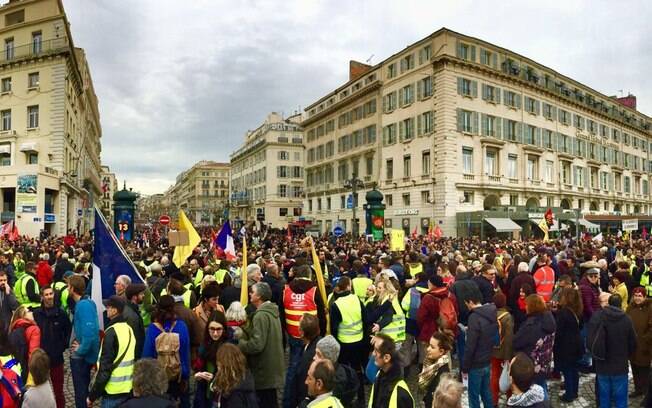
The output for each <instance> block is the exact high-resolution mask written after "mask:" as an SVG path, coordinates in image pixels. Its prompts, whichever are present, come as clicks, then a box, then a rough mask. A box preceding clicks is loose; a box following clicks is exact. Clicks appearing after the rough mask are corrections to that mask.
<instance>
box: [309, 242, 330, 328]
mask: <svg viewBox="0 0 652 408" xmlns="http://www.w3.org/2000/svg"><path fill="white" fill-rule="evenodd" d="M310 251H311V252H312V263H313V266H314V268H315V273H316V274H317V287H319V293H320V294H321V298H322V300H323V301H324V307H325V308H326V310H325V312H326V334H330V333H331V328H330V322H329V320H330V319H329V315H330V313H328V297H327V296H326V284H325V283H324V274H323V273H322V270H321V265H320V263H319V257H318V256H317V251H316V250H315V242H314V241H313V240H312V237H310Z"/></svg>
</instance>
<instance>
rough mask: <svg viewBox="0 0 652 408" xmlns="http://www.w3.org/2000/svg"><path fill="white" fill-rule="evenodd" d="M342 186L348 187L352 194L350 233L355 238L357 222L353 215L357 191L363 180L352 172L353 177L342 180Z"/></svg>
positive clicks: (362, 186) (356, 204) (361, 186)
mask: <svg viewBox="0 0 652 408" xmlns="http://www.w3.org/2000/svg"><path fill="white" fill-rule="evenodd" d="M344 188H346V189H347V190H348V189H350V190H351V193H352V195H353V208H352V210H353V222H352V223H351V233H352V234H353V237H354V238H355V239H357V238H358V222H357V218H356V217H355V210H356V207H357V206H358V202H357V201H358V200H357V193H358V189H361V188H364V182H363V181H362V180H360V179H359V178H358V177H357V175H356V174H353V177H351V178H350V179H348V180H346V181H344Z"/></svg>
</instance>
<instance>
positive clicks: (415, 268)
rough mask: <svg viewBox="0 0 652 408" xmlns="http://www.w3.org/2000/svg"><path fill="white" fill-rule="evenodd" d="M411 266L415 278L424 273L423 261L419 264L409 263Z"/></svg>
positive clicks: (411, 272) (411, 273)
mask: <svg viewBox="0 0 652 408" xmlns="http://www.w3.org/2000/svg"><path fill="white" fill-rule="evenodd" d="M408 266H409V268H410V275H411V276H412V277H413V278H414V277H415V276H417V274H419V273H423V264H422V263H421V262H419V263H417V264H408Z"/></svg>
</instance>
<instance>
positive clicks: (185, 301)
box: [159, 288, 191, 309]
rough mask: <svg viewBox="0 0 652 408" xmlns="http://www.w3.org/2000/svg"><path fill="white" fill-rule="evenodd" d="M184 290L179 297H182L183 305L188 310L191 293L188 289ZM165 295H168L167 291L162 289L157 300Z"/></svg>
mask: <svg viewBox="0 0 652 408" xmlns="http://www.w3.org/2000/svg"><path fill="white" fill-rule="evenodd" d="M186 289H187V290H186V291H185V292H183V295H181V296H183V305H184V306H185V307H187V308H188V309H190V293H191V292H190V289H188V288H186ZM167 294H168V290H167V289H166V288H163V290H161V294H160V295H159V299H160V297H161V296H165V295H167Z"/></svg>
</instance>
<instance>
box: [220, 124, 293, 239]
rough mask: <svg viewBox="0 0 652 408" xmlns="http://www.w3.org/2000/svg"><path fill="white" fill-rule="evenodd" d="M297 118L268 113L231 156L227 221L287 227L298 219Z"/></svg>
mask: <svg viewBox="0 0 652 408" xmlns="http://www.w3.org/2000/svg"><path fill="white" fill-rule="evenodd" d="M300 121H301V115H299V114H295V115H293V116H291V117H289V118H287V119H284V118H283V117H282V116H281V115H279V114H278V113H276V112H272V113H270V114H269V115H268V116H267V118H266V119H265V121H264V122H263V124H262V125H260V126H259V127H258V128H257V129H256V130H253V131H249V132H247V134H246V135H245V143H244V144H243V146H242V147H240V148H239V149H238V150H236V151H235V152H233V153H232V154H231V203H230V208H231V220H233V221H236V222H237V221H242V222H250V221H258V223H259V225H261V224H264V225H266V226H271V227H273V228H286V227H287V225H288V223H289V222H293V221H295V220H298V219H299V217H301V216H302V208H301V207H302V205H303V204H302V194H303V184H304V183H303V177H304V175H303V160H304V157H303V155H304V148H303V139H302V133H301V126H300Z"/></svg>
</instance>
